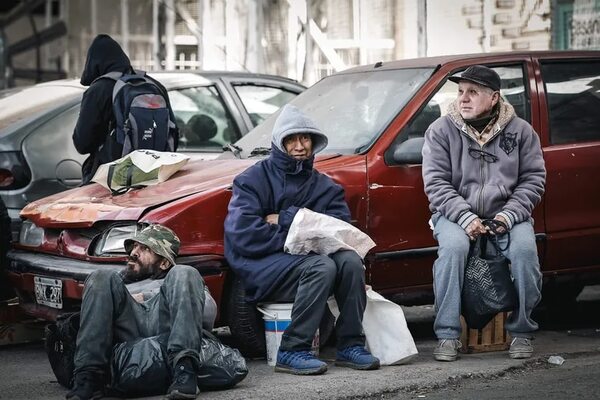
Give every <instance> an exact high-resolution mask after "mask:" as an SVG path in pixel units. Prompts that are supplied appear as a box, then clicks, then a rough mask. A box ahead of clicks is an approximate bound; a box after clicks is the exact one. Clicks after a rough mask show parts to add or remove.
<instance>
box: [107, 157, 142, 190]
mask: <svg viewBox="0 0 600 400" xmlns="http://www.w3.org/2000/svg"><path fill="white" fill-rule="evenodd" d="M115 167H116V164H111V165H110V166H109V167H108V177H107V178H106V180H107V183H108V188H109V189H110V191H111V193H112V195H113V196H118V195H120V194H124V193H127V192H128V191H129V190H131V189H143V188H145V187H146V185H132V184H131V180H132V176H133V164H132V165H130V166H129V167H127V180H126V184H125V186H123V187H122V188H120V189H113V188H112V178H113V175H114V173H115Z"/></svg>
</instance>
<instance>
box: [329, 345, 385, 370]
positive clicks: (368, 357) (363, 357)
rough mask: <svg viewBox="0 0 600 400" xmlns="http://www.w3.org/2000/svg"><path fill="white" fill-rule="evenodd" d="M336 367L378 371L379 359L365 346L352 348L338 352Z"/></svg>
mask: <svg viewBox="0 0 600 400" xmlns="http://www.w3.org/2000/svg"><path fill="white" fill-rule="evenodd" d="M335 365H339V366H340V367H348V368H354V369H360V370H370V369H378V368H379V359H378V358H377V357H373V355H372V354H371V353H369V352H368V351H367V349H365V348H364V347H363V346H350V347H346V348H345V349H341V350H338V352H337V357H336V360H335Z"/></svg>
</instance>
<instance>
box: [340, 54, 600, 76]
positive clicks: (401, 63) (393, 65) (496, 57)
mask: <svg viewBox="0 0 600 400" xmlns="http://www.w3.org/2000/svg"><path fill="white" fill-rule="evenodd" d="M553 56H557V57H560V58H569V57H573V58H575V57H600V51H593V50H576V51H511V52H497V53H472V54H453V55H446V56H436V57H420V58H410V59H405V60H397V61H386V62H381V64H380V63H376V64H368V65H361V66H358V67H354V68H349V69H347V70H344V71H341V72H339V73H341V74H343V73H355V72H366V71H372V70H373V69H374V68H377V69H381V70H387V69H403V68H426V67H433V68H435V67H438V66H442V65H445V64H450V63H453V62H456V61H468V60H476V59H479V60H481V59H482V58H484V59H485V60H486V61H496V62H499V61H503V60H504V59H506V60H511V59H513V60H514V59H519V58H525V57H553Z"/></svg>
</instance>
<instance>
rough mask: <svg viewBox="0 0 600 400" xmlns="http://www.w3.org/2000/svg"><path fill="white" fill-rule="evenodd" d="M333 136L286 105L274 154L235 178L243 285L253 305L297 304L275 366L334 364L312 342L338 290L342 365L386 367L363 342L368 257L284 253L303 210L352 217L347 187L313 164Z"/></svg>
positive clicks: (228, 238)
mask: <svg viewBox="0 0 600 400" xmlns="http://www.w3.org/2000/svg"><path fill="white" fill-rule="evenodd" d="M326 146H327V137H326V136H325V135H324V134H323V133H322V132H321V131H320V130H319V128H317V127H316V125H315V124H314V122H313V121H312V120H310V119H309V118H308V117H307V116H306V115H304V114H303V113H302V112H301V111H300V110H299V109H298V108H296V107H294V106H292V105H286V106H285V107H284V108H283V109H282V111H281V114H280V115H279V117H278V118H277V121H276V122H275V126H274V127H273V139H272V143H271V154H270V156H269V157H268V158H267V159H265V160H262V161H260V162H258V163H256V164H255V165H253V166H251V167H250V168H248V169H247V170H246V171H244V172H242V173H241V174H240V175H238V176H237V177H236V178H235V180H234V182H233V194H232V197H231V201H230V203H229V213H228V215H227V218H226V219H225V256H226V257H227V261H228V262H229V265H230V266H231V268H232V269H233V270H234V272H235V273H236V275H237V276H238V277H240V279H241V280H242V282H243V283H244V288H245V290H246V297H247V298H246V300H247V301H249V302H293V303H294V306H293V308H292V321H291V323H290V325H289V326H288V327H287V329H286V330H285V332H284V333H283V336H282V339H281V345H280V347H279V351H278V354H277V364H276V366H275V371H278V372H287V373H292V374H297V375H316V374H322V373H324V372H325V371H326V370H327V364H326V363H324V362H323V361H321V360H319V359H317V358H316V357H315V356H314V355H313V354H312V353H311V352H310V350H311V346H312V340H313V337H314V335H315V332H316V331H317V329H318V327H319V324H320V322H321V319H322V318H323V315H324V312H325V309H326V307H327V298H328V297H329V296H330V295H334V296H335V298H336V300H337V303H338V305H339V307H340V317H339V318H338V320H337V323H336V327H335V331H336V335H337V347H338V352H337V360H336V364H337V365H341V366H345V367H350V368H354V369H361V370H369V369H377V368H379V360H378V359H377V358H375V357H373V356H372V355H371V354H370V353H369V352H368V351H367V350H366V349H365V347H364V345H365V338H364V335H363V333H362V318H363V313H364V310H365V305H366V294H365V277H364V268H363V265H362V260H361V259H360V257H359V256H358V255H357V254H356V253H355V252H354V251H347V250H346V251H338V252H336V253H334V254H330V255H328V256H325V255H316V254H308V255H292V254H287V253H284V251H283V246H284V243H285V240H286V237H287V233H288V229H289V228H290V225H291V223H292V221H293V219H294V216H295V215H296V213H297V212H298V210H299V209H300V208H308V209H310V210H312V211H315V212H318V213H322V214H326V215H329V216H332V217H335V218H339V219H341V220H343V221H346V222H350V210H349V209H348V205H347V204H346V201H345V199H344V190H343V188H342V187H341V186H340V185H338V184H336V183H334V182H333V181H332V180H331V178H329V177H327V176H325V175H322V174H320V173H319V172H318V171H316V170H314V169H313V162H314V158H315V153H317V152H319V151H321V150H323V149H324V148H325V147H326Z"/></svg>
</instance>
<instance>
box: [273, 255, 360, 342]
mask: <svg viewBox="0 0 600 400" xmlns="http://www.w3.org/2000/svg"><path fill="white" fill-rule="evenodd" d="M331 295H334V296H335V299H336V301H337V304H338V307H339V309H340V315H339V317H338V319H337V321H336V325H335V332H336V336H337V347H338V349H343V348H345V347H349V346H354V345H360V346H364V344H365V337H364V335H363V332H362V319H363V314H364V312H365V306H366V304H367V296H366V291H365V270H364V267H363V263H362V260H361V259H360V257H359V256H358V255H357V254H356V253H355V252H354V251H338V252H337V253H334V254H331V255H329V256H321V255H314V256H310V257H308V258H306V260H304V261H303V262H302V263H300V264H299V265H297V266H296V267H295V268H293V269H292V270H291V271H290V272H288V274H287V275H286V277H285V280H284V282H282V283H281V285H280V286H279V287H278V288H277V289H276V290H275V292H274V293H271V294H270V295H269V296H268V298H267V299H265V300H267V301H277V302H289V303H291V302H293V303H294V306H293V307H292V322H291V323H290V325H289V326H288V327H287V329H286V330H285V332H284V333H283V335H282V338H281V345H280V347H279V348H280V349H281V350H287V351H302V350H310V349H311V345H312V340H313V336H314V335H315V332H316V331H317V329H318V328H319V325H320V323H321V319H322V318H323V314H324V313H325V308H326V307H327V298H328V297H329V296H331Z"/></svg>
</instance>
